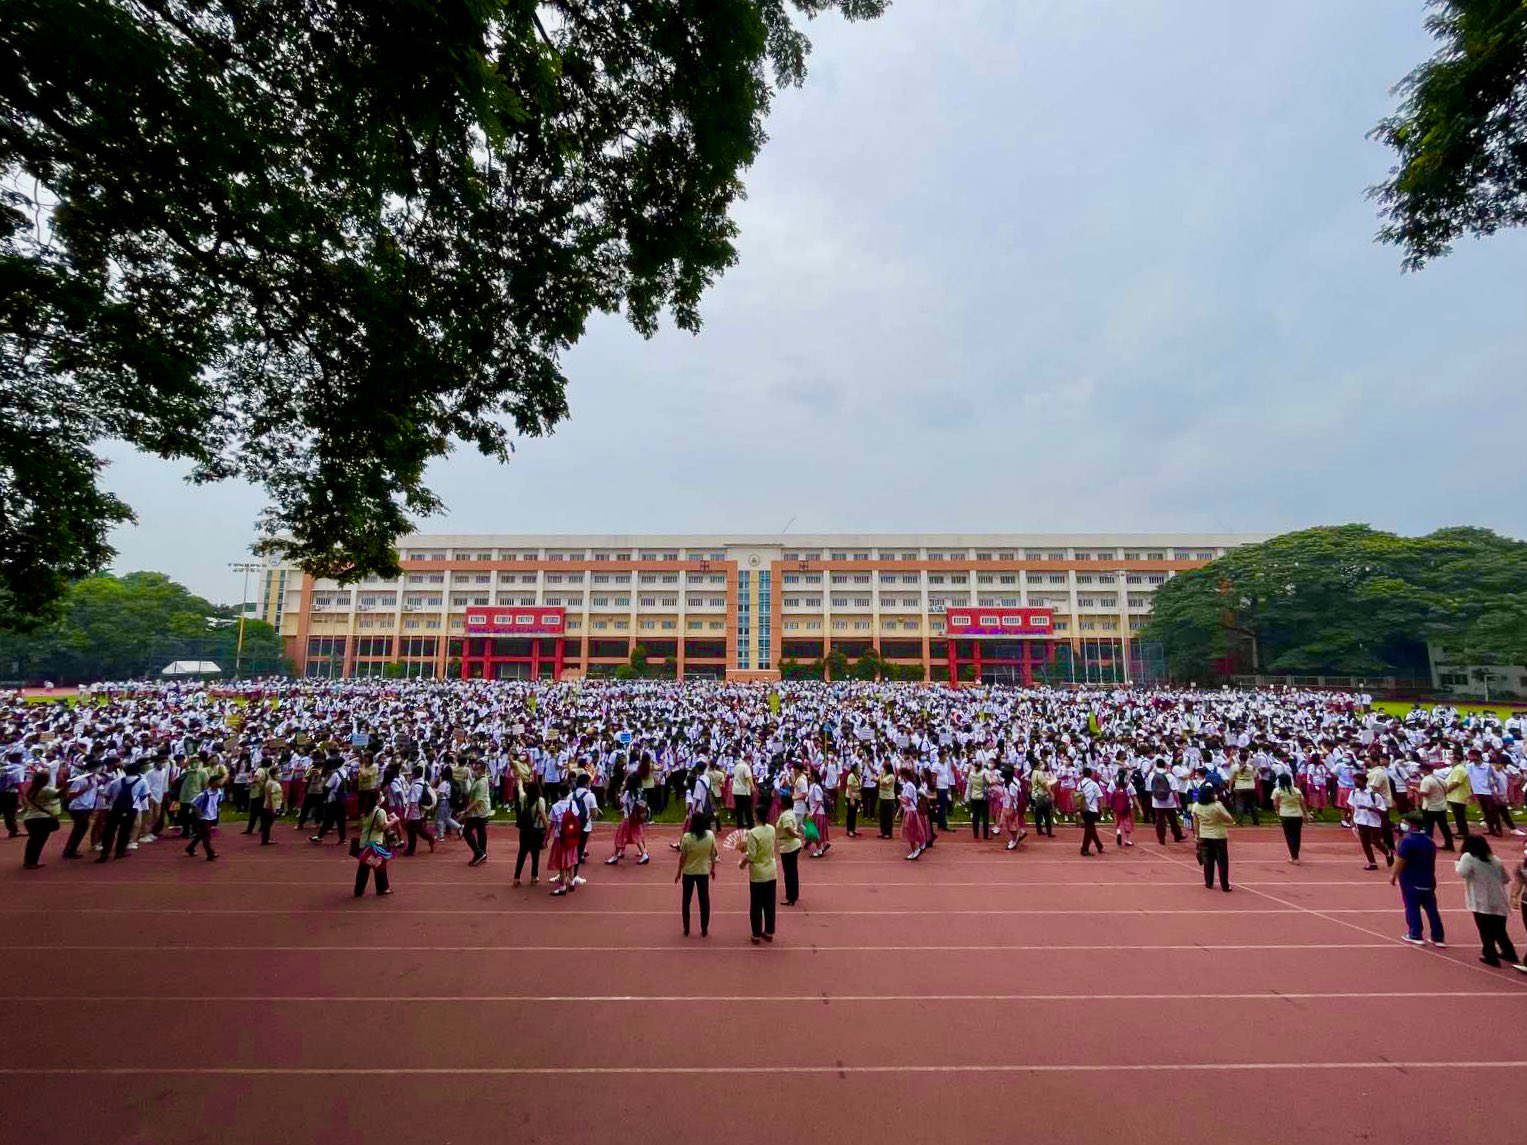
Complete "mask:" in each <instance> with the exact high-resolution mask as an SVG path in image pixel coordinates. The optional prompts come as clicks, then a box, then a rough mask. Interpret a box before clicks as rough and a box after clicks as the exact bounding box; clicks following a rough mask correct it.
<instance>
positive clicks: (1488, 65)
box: [1369, 0, 1527, 270]
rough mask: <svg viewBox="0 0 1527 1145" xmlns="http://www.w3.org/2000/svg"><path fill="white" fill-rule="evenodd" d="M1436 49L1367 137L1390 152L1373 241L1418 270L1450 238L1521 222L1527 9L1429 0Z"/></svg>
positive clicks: (1525, 199)
mask: <svg viewBox="0 0 1527 1145" xmlns="http://www.w3.org/2000/svg"><path fill="white" fill-rule="evenodd" d="M1429 7H1430V8H1431V9H1432V13H1431V15H1430V16H1429V17H1428V18H1427V21H1426V26H1427V29H1428V30H1429V31H1430V32H1431V34H1432V36H1433V37H1434V38H1435V39H1436V40H1438V41H1439V43H1440V47H1439V48H1438V50H1437V53H1436V55H1434V56H1433V57H1432V58H1431V59H1430V60H1428V61H1426V62H1425V63H1424V64H1422V65H1421V66H1420V67H1418V68H1416V69H1415V70H1414V71H1413V72H1411V73H1410V74H1409V75H1408V76H1406V77H1405V78H1404V79H1403V80H1401V81H1400V83H1399V85H1398V86H1397V88H1396V89H1395V90H1396V92H1397V93H1398V94H1399V95H1400V96H1401V97H1402V99H1401V104H1400V108H1399V110H1398V112H1397V113H1396V114H1394V115H1392V116H1390V117H1389V118H1387V119H1385V120H1382V121H1381V122H1380V123H1379V125H1378V126H1377V127H1375V128H1374V129H1373V131H1372V133H1371V137H1373V138H1376V139H1378V140H1380V141H1381V142H1383V143H1385V144H1387V145H1388V146H1390V147H1391V148H1393V149H1394V151H1395V152H1396V153H1397V155H1398V162H1397V163H1396V165H1395V166H1394V167H1393V168H1391V169H1390V173H1389V180H1388V182H1385V183H1382V184H1380V185H1378V186H1376V187H1373V188H1371V189H1370V191H1369V194H1370V196H1371V197H1373V198H1374V199H1376V200H1377V202H1378V203H1379V205H1380V207H1381V208H1382V213H1383V215H1384V216H1385V218H1386V220H1387V221H1386V222H1385V224H1384V226H1383V228H1382V229H1381V230H1380V231H1379V238H1380V239H1381V240H1382V241H1384V242H1387V243H1393V244H1395V245H1396V246H1399V247H1401V248H1402V249H1403V250H1404V252H1405V265H1406V267H1407V268H1409V269H1412V270H1418V269H1420V268H1421V267H1422V266H1424V265H1426V263H1427V262H1428V261H1430V260H1431V259H1434V258H1438V257H1440V256H1442V255H1445V254H1447V253H1448V252H1449V251H1450V250H1451V249H1452V245H1453V241H1454V240H1455V239H1457V238H1458V236H1459V235H1462V234H1465V233H1471V234H1474V235H1479V236H1484V235H1489V234H1493V233H1495V231H1497V230H1499V229H1500V228H1501V227H1514V226H1520V225H1522V223H1524V222H1527V118H1524V116H1523V115H1522V109H1523V107H1524V105H1527V5H1523V4H1522V3H1521V0H1429Z"/></svg>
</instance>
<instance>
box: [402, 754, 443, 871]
mask: <svg viewBox="0 0 1527 1145" xmlns="http://www.w3.org/2000/svg"><path fill="white" fill-rule="evenodd" d="M436 798H437V797H436V795H435V789H434V788H433V787H431V786H430V785H429V782H428V781H427V780H426V779H425V778H424V765H423V764H422V763H420V764H415V765H414V772H413V782H412V783H410V784H409V787H408V798H407V803H406V805H405V809H404V812H403V830H404V831H406V832H407V834H408V849H407V850H405V851H404V852H403V854H405V855H412V854H413V853H414V851H415V850H416V849H417V848H418V845H419V836H420V835H423V836H424V841H425V842H426V843H428V844H429V850H430V854H432V855H433V854H434V853H435V832H434V831H433V830H431V829H430V825H429V814H430V812H431V811H433V810H434V809H435V800H436Z"/></svg>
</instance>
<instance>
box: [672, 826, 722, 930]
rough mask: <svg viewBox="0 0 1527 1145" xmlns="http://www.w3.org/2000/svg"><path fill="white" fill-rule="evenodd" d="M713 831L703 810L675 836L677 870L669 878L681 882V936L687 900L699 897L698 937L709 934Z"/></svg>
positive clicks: (714, 855) (713, 872)
mask: <svg viewBox="0 0 1527 1145" xmlns="http://www.w3.org/2000/svg"><path fill="white" fill-rule="evenodd" d="M717 857H718V856H717V851H716V834H715V832H714V831H712V830H711V829H710V816H709V815H706V814H705V813H704V812H701V813H700V814H698V815H696V816H694V817H693V819H691V820H690V824H689V830H688V831H685V832H684V834H683V835H681V836H679V869H678V870H677V871H676V872H675V873H674V876H673V881H674V882H678V881H679V880H680V879H682V880H683V881H684V905H683V907H682V909H681V914H682V917H683V920H684V937H685V938H688V937H689V900H690V898H691V897H692V896H694V895H695V894H698V895H699V896H700V937H701V938H705V937H707V936H708V935H709V934H710V884H711V880H712V879H714V878H715V877H716V859H717Z"/></svg>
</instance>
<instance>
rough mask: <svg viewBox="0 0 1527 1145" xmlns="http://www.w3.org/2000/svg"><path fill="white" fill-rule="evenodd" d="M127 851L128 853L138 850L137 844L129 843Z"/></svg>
mask: <svg viewBox="0 0 1527 1145" xmlns="http://www.w3.org/2000/svg"><path fill="white" fill-rule="evenodd" d="M127 849H128V850H129V851H136V850H137V849H138V844H137V843H129V844H127Z"/></svg>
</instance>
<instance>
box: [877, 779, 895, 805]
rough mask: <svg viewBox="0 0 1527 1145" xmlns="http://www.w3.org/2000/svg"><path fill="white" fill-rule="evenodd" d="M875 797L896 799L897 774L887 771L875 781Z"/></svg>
mask: <svg viewBox="0 0 1527 1145" xmlns="http://www.w3.org/2000/svg"><path fill="white" fill-rule="evenodd" d="M875 797H876V798H877V799H886V800H890V799H894V798H895V797H896V776H894V775H892V774H891V773H890V772H886V773H885V774H884V775H882V776H881V777H880V778H879V779H877V780H876V781H875Z"/></svg>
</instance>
